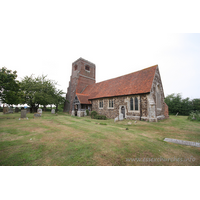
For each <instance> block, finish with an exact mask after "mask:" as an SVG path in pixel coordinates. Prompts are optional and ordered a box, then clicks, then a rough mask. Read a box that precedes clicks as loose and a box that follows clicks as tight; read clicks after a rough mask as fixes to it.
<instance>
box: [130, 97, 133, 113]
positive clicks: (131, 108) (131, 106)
mask: <svg viewBox="0 0 200 200" xmlns="http://www.w3.org/2000/svg"><path fill="white" fill-rule="evenodd" d="M130 110H133V98H132V97H131V98H130Z"/></svg>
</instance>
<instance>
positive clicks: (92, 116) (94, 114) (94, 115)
mask: <svg viewBox="0 0 200 200" xmlns="http://www.w3.org/2000/svg"><path fill="white" fill-rule="evenodd" d="M97 114H98V113H97V112H96V111H92V112H91V118H92V119H95V117H96V116H97Z"/></svg>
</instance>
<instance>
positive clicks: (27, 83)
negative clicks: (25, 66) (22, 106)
mask: <svg viewBox="0 0 200 200" xmlns="http://www.w3.org/2000/svg"><path fill="white" fill-rule="evenodd" d="M46 77H47V76H44V75H42V76H38V77H36V78H34V76H33V75H31V76H26V77H24V79H23V80H22V81H21V89H22V91H23V92H24V98H23V103H27V104H28V105H29V106H30V107H31V112H32V111H36V110H37V108H38V107H39V105H43V106H44V108H46V106H47V105H49V104H55V105H56V107H58V105H59V104H60V103H62V102H63V101H64V100H63V97H62V94H64V92H63V91H62V90H58V89H56V85H57V83H56V82H55V81H52V80H49V79H47V78H46Z"/></svg>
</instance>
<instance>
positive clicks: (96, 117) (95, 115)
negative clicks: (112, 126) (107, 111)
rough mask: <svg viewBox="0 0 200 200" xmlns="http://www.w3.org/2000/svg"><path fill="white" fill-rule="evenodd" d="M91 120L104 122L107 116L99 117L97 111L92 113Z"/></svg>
mask: <svg viewBox="0 0 200 200" xmlns="http://www.w3.org/2000/svg"><path fill="white" fill-rule="evenodd" d="M91 118H92V119H103V120H106V119H107V117H106V116H105V115H98V113H97V112H96V111H92V112H91Z"/></svg>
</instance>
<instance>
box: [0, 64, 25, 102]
mask: <svg viewBox="0 0 200 200" xmlns="http://www.w3.org/2000/svg"><path fill="white" fill-rule="evenodd" d="M16 78H17V71H14V72H12V70H8V69H7V68H6V67H3V68H1V69H0V99H1V100H2V102H3V103H7V104H19V103H21V95H22V93H21V90H20V83H19V81H17V80H16Z"/></svg>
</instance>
